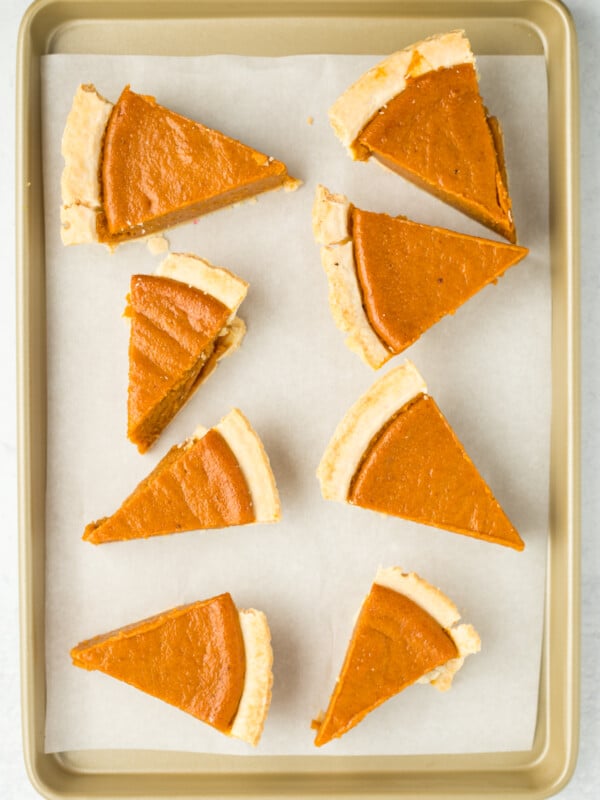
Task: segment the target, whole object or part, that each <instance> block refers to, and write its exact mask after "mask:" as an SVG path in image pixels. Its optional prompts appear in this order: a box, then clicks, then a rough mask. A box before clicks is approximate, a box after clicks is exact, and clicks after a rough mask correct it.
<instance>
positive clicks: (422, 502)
mask: <svg viewBox="0 0 600 800" xmlns="http://www.w3.org/2000/svg"><path fill="white" fill-rule="evenodd" d="M317 477H318V479H319V482H320V484H321V492H322V494H323V497H324V498H325V499H326V500H339V501H342V502H348V503H351V504H352V505H356V506H360V507H362V508H366V509H370V510H372V511H378V512H380V513H382V514H390V515H392V516H396V517H402V518H404V519H408V520H411V521H413V522H418V523H421V524H422V525H432V526H434V527H436V528H444V529H446V530H449V531H452V532H454V533H462V534H464V535H466V536H472V537H474V538H476V539H480V540H481V541H485V542H493V543H495V544H502V545H505V546H507V547H512V548H514V549H515V550H523V548H524V547H525V545H524V544H523V540H522V539H521V537H520V536H519V534H518V532H517V531H516V529H515V528H514V526H513V525H512V523H511V522H510V520H509V519H508V517H507V516H506V514H505V513H504V511H503V510H502V508H501V506H500V504H499V503H498V501H497V500H496V498H495V497H494V495H493V494H492V492H491V489H490V488H489V486H488V485H487V483H486V482H485V481H484V479H483V478H482V477H481V475H480V474H479V472H478V471H477V469H476V467H475V465H474V464H473V462H472V461H471V459H470V458H469V456H468V455H467V453H466V451H465V449H464V447H463V446H462V444H461V443H460V441H459V440H458V438H457V436H456V434H455V433H454V431H453V430H452V428H451V427H450V425H449V424H448V422H447V420H446V419H445V417H444V416H443V414H442V412H441V411H440V409H439V408H438V406H437V405H436V402H435V400H434V399H433V398H432V397H430V396H429V395H428V394H427V386H426V385H425V382H424V380H423V378H422V377H421V376H420V375H419V373H418V372H417V369H416V367H415V366H414V364H412V363H411V362H410V361H406V362H405V363H404V364H401V365H400V366H399V367H396V368H395V369H392V370H390V371H389V372H388V373H387V374H386V375H384V376H383V377H382V378H380V379H379V380H378V381H376V382H375V383H374V384H373V386H371V388H370V389H369V390H368V391H367V392H366V393H365V394H364V395H363V396H362V397H361V398H360V399H359V400H358V401H357V402H356V403H355V404H354V405H353V406H352V407H351V408H350V410H349V411H348V412H347V413H346V415H345V417H344V418H343V419H342V421H341V422H340V423H339V425H338V427H337V428H336V430H335V433H334V435H333V437H332V439H331V441H330V442H329V444H328V446H327V449H326V451H325V453H324V455H323V458H322V459H321V463H320V464H319V468H318V471H317Z"/></svg>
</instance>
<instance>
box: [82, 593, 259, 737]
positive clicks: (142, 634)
mask: <svg viewBox="0 0 600 800" xmlns="http://www.w3.org/2000/svg"><path fill="white" fill-rule="evenodd" d="M71 658H72V659H73V664H74V665H75V666H76V667H81V668H82V669H87V670H99V671H100V672H104V673H106V674H107V675H110V676H111V677H112V678H117V680H120V681H123V682H124V683H128V684H130V685H131V686H135V688H136V689H140V690H141V691H142V692H146V694H149V695H152V697H157V698H158V699H159V700H164V702H165V703H169V704H170V705H172V706H176V707H177V708H179V709H181V710H182V711H185V712H186V713H188V714H191V715H192V716H194V717H196V718H197V719H199V720H201V721H202V722H206V723H207V725H212V727H213V728H216V729H217V730H218V731H221V733H225V734H227V735H228V736H235V737H236V738H237V739H243V740H244V741H245V742H248V743H249V744H252V745H256V744H258V741H259V739H260V737H261V734H262V731H263V727H264V723H265V719H266V716H267V713H268V710H269V705H270V702H271V687H272V685H273V673H272V671H271V669H272V665H273V653H272V650H271V634H270V632H269V626H268V624H267V618H266V617H265V615H264V614H263V613H262V611H256V610H255V609H253V608H250V609H244V610H242V611H238V609H237V608H236V607H235V605H234V603H233V600H232V599H231V595H230V594H229V593H226V594H221V595H219V596H218V597H213V598H211V599H210V600H201V601H199V602H197V603H191V604H190V605H186V606H181V607H179V608H174V609H171V610H170V611H165V612H163V613H162V614H157V615H156V616H155V617H150V618H149V619H145V620H142V621H141V622H135V623H133V624H132V625H127V626H126V627H124V628H120V629H119V630H115V631H111V632H110V633H105V634H103V635H101V636H96V637H95V638H93V639H89V640H88V641H85V642H81V644H78V645H77V647H74V648H73V649H72V650H71Z"/></svg>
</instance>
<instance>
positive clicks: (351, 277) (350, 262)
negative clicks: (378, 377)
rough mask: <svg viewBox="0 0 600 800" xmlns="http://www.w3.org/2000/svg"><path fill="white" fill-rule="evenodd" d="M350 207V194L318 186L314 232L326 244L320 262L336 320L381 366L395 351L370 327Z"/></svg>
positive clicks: (351, 342) (350, 341) (358, 349)
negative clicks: (357, 271)
mask: <svg viewBox="0 0 600 800" xmlns="http://www.w3.org/2000/svg"><path fill="white" fill-rule="evenodd" d="M350 208H351V206H350V202H349V201H348V198H347V197H345V196H344V195H342V194H333V193H332V192H330V191H329V190H328V189H326V188H325V187H324V186H321V185H319V186H317V192H316V196H315V202H314V205H313V217H312V219H313V233H314V237H315V239H316V241H317V242H319V243H321V244H322V245H323V246H322V247H321V263H322V264H323V268H324V270H325V274H326V275H327V283H328V285H329V307H330V309H331V315H332V316H333V320H334V322H335V324H336V326H337V328H338V329H339V330H340V331H342V333H347V334H348V336H347V337H346V340H345V341H346V345H347V346H348V347H349V348H350V349H351V350H352V351H353V352H355V353H357V354H358V355H359V356H360V357H361V358H362V359H363V361H365V363H367V364H368V365H369V366H370V367H373V368H374V369H378V368H379V367H381V366H382V365H383V364H385V362H386V361H388V360H389V359H390V358H392V356H393V355H394V354H393V353H392V352H391V350H389V349H388V348H387V347H386V346H385V345H384V344H383V342H382V341H381V339H380V338H379V337H378V336H377V334H376V333H375V331H374V330H373V328H372V327H371V324H370V323H369V320H368V317H367V315H366V312H365V309H364V307H363V304H362V294H361V290H360V285H359V283H358V278H357V275H356V263H355V261H354V245H353V243H352V239H351V235H350V228H349V213H350Z"/></svg>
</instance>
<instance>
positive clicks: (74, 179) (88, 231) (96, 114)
mask: <svg viewBox="0 0 600 800" xmlns="http://www.w3.org/2000/svg"><path fill="white" fill-rule="evenodd" d="M112 109H113V104H112V103H110V102H109V101H108V100H106V99H105V98H104V97H102V95H100V94H98V92H97V91H96V89H95V87H94V86H92V85H91V84H83V85H81V86H79V87H78V89H77V91H76V93H75V97H74V98H73V105H72V107H71V111H70V112H69V116H68V117H67V122H66V125H65V130H64V133H63V137H62V147H61V151H62V155H63V158H64V160H65V166H64V169H63V173H62V178H61V195H62V206H61V211H60V221H61V238H62V241H63V244H65V245H69V244H85V243H88V242H97V241H98V234H97V232H96V215H97V214H98V212H99V211H100V210H101V207H102V200H101V187H100V158H101V154H102V142H103V139H104V131H105V129H106V125H107V124H108V118H109V117H110V113H111V111H112Z"/></svg>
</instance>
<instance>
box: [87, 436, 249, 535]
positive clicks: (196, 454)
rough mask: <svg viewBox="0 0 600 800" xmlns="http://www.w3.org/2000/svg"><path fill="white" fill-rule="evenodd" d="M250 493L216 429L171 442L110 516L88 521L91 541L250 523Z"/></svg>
mask: <svg viewBox="0 0 600 800" xmlns="http://www.w3.org/2000/svg"><path fill="white" fill-rule="evenodd" d="M254 520H255V514H254V507H253V503H252V495H251V494H250V490H249V488H248V484H247V481H246V478H245V476H244V473H243V472H242V469H241V467H240V465H239V463H238V461H237V459H236V457H235V455H234V453H233V452H232V450H231V448H230V447H229V445H228V444H227V442H226V441H225V439H224V438H223V437H222V436H221V434H220V433H219V432H218V431H216V430H214V429H211V430H209V431H208V433H206V434H205V435H204V436H203V437H202V438H201V439H196V440H193V441H192V442H190V443H189V444H186V445H183V446H179V445H175V447H172V448H171V449H170V450H169V452H168V453H167V455H166V456H165V457H164V458H163V459H162V460H161V461H160V462H159V463H158V465H157V466H156V467H155V468H154V470H153V471H152V472H151V473H150V475H148V476H147V477H146V478H145V479H144V480H143V481H142V482H141V483H140V484H139V485H138V486H137V488H136V489H135V490H134V491H133V493H132V494H131V495H130V496H129V497H128V498H127V499H126V500H125V502H124V503H123V505H122V506H121V507H120V508H119V510H118V511H116V512H115V513H114V514H113V515H112V516H111V517H105V518H104V519H100V520H97V521H96V522H91V523H90V524H89V525H88V526H87V527H86V529H85V532H84V534H83V538H84V539H85V540H86V541H88V542H92V543H93V544H102V543H104V542H114V541H123V540H128V539H144V538H147V537H149V536H160V535H162V534H167V533H180V532H182V531H191V530H197V529H203V528H224V527H227V526H229V525H245V524H247V523H250V522H254Z"/></svg>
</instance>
